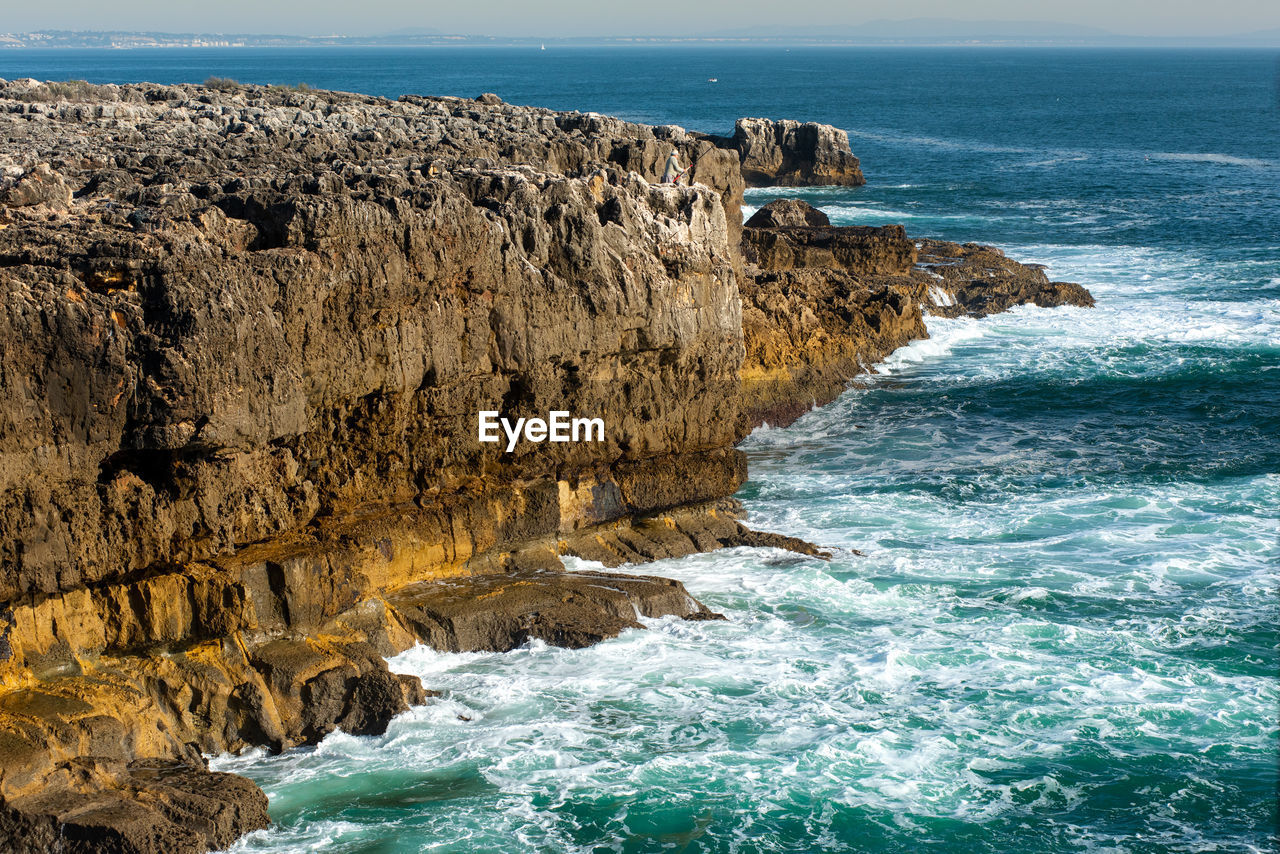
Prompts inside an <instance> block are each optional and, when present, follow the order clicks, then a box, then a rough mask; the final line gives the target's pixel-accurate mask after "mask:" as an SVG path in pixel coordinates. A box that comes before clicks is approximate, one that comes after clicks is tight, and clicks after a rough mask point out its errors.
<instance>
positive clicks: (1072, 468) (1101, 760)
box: [0, 47, 1280, 854]
mask: <svg viewBox="0 0 1280 854" xmlns="http://www.w3.org/2000/svg"><path fill="white" fill-rule="evenodd" d="M1278 56H1280V54H1278V53H1277V52H1276V51H1248V50H1232V51H1227V50H1217V51H1211V50H1206V51H1193V50H1184V51H1175V50H1154V49H1152V50H1129V51H1122V50H1101V49H1088V50H1086V49H1081V50H1049V49H1042V50H1018V49H986V48H967V49H941V48H939V49H928V50H925V49H912V50H907V49H901V50H900V49H887V48H885V49H870V48H868V49H834V48H833V49H817V48H806V49H799V48H797V49H793V50H790V51H786V50H784V49H781V48H771V49H745V48H728V47H725V48H696V49H695V48H641V47H636V48H614V49H591V48H575V49H567V48H555V49H548V50H546V51H538V50H529V49H475V48H439V49H431V48H425V49H414V50H393V49H378V50H374V49H370V50H348V49H338V48H333V49H278V50H244V49H241V50H234V49H231V50H228V49H223V50H156V51H120V52H94V51H43V52H42V51H23V52H19V51H11V52H6V53H0V77H8V78H12V77H21V76H35V77H40V78H53V79H65V78H85V79H88V80H91V81H94V82H112V81H114V82H124V81H138V80H151V81H155V82H162V83H169V82H182V81H186V82H199V81H202V80H203V79H204V78H205V77H207V76H209V75H219V76H225V77H233V78H236V79H239V80H241V81H243V82H258V83H286V84H294V83H298V82H306V83H308V84H310V85H312V86H316V87H323V88H335V89H345V90H352V91H358V92H367V93H372V94H379V95H387V96H397V95H400V94H402V93H407V92H413V93H428V94H455V95H468V96H474V95H477V94H479V93H480V92H483V91H493V92H497V93H498V94H499V95H501V96H502V97H503V98H505V99H506V100H508V101H511V102H514V103H527V104H537V105H541V106H548V107H554V108H559V109H580V110H595V111H598V112H603V113H611V114H616V115H620V116H624V117H626V118H630V119H635V120H639V121H644V122H650V123H656V124H679V125H683V126H685V127H689V128H694V129H698V130H705V131H712V132H718V133H727V132H728V131H729V130H730V129H731V128H732V123H733V120H734V119H735V118H737V117H739V116H770V117H774V118H784V117H785V118H798V119H805V120H816V121H821V122H828V123H831V124H834V125H837V126H839V127H842V128H845V129H847V130H848V131H849V133H850V138H851V142H852V145H853V149H854V151H855V153H856V154H858V156H859V157H861V158H862V164H863V168H864V170H865V172H866V174H867V178H868V182H869V183H868V184H867V186H865V187H859V188H853V189H850V188H839V189H829V188H816V189H805V190H796V191H782V192H781V193H778V192H776V191H765V190H753V191H750V192H749V195H748V204H749V205H751V206H758V205H760V204H763V203H764V202H765V201H766V200H768V199H769V198H773V197H775V196H776V195H779V194H781V195H787V196H798V197H801V198H804V199H807V200H808V201H810V202H811V203H813V204H815V205H818V206H819V207H821V208H822V209H823V210H824V211H826V212H827V213H828V214H829V215H830V216H831V218H832V220H833V221H834V222H836V223H837V224H883V223H903V224H905V225H906V227H907V229H908V232H909V233H910V234H911V235H913V236H921V237H923V236H931V237H942V238H947V239H951V240H957V241H969V240H973V241H979V242H984V243H991V244H995V245H997V246H999V247H1001V248H1002V249H1004V250H1005V251H1006V252H1007V253H1008V254H1010V255H1011V256H1013V257H1014V258H1016V259H1018V260H1022V261H1029V262H1039V263H1043V264H1047V265H1048V267H1049V273H1050V275H1051V276H1052V277H1053V278H1056V279H1067V280H1072V281H1077V282H1080V283H1082V284H1084V285H1086V286H1087V287H1088V288H1090V289H1091V290H1092V291H1093V293H1094V295H1095V296H1096V297H1097V299H1098V305H1097V307H1096V308H1093V309H1074V308H1069V309H1052V310H1046V309H1039V308H1034V307H1024V308H1019V309H1016V310H1014V311H1012V312H1009V313H1007V314H1002V315H998V316H995V317H991V318H988V319H984V320H972V319H958V320H945V319H938V318H930V319H929V321H928V326H929V329H930V332H931V336H932V337H931V338H930V339H929V340H927V341H920V342H916V343H914V344H912V345H911V346H909V347H907V348H905V349H903V350H900V351H899V352H897V353H895V354H893V355H892V356H891V357H890V358H889V359H888V360H887V361H886V362H885V363H883V364H882V365H880V366H878V367H877V369H876V372H875V374H874V375H871V376H868V377H866V378H864V379H863V380H862V381H859V382H857V383H856V384H855V385H854V386H853V387H852V388H851V389H850V390H849V391H848V392H847V393H846V394H844V395H843V396H842V397H841V398H840V399H839V400H837V401H836V402H834V403H832V404H831V405H829V406H827V407H825V408H823V409H820V410H817V411H814V412H811V413H809V414H807V415H805V416H804V417H803V418H801V419H800V420H799V421H798V422H796V423H795V424H794V425H792V426H790V427H788V428H785V429H776V428H761V429H760V430H757V431H756V432H755V433H754V434H752V435H751V436H750V437H749V438H748V439H747V440H746V442H745V443H744V445H743V448H744V450H745V451H746V452H747V454H748V455H749V457H750V469H751V480H750V482H749V483H748V484H747V485H746V486H745V487H744V488H743V490H742V491H741V493H740V496H739V497H740V498H741V499H742V500H743V501H744V503H745V505H746V507H747V509H748V511H749V513H750V522H751V524H752V525H753V526H755V527H758V528H762V529H766V530H772V531H780V532H783V533H787V534H792V535H796V536H800V537H804V538H806V539H809V540H812V541H814V542H817V543H819V544H822V545H825V546H830V547H834V548H835V549H836V556H835V558H834V559H833V560H832V561H831V562H829V563H826V562H822V561H817V560H812V559H807V558H802V557H799V556H796V555H791V554H784V553H780V552H772V551H762V550H750V549H735V550H730V551H725V552H719V553H714V554H706V555H699V556H695V557H692V558H686V559H681V560H672V561H662V562H659V563H656V564H653V565H650V566H646V567H644V569H643V571H645V572H652V573H655V574H661V575H668V576H672V577H675V578H679V579H680V580H682V581H683V582H684V583H685V584H686V585H687V586H688V588H689V590H690V592H692V593H693V594H694V595H696V596H697V597H699V598H700V599H701V600H702V601H703V602H705V603H706V604H707V605H709V606H710V607H711V608H713V609H715V610H718V611H721V612H723V613H724V614H726V615H727V616H728V617H729V620H728V621H727V622H699V623H684V622H681V621H678V620H671V619H665V620H656V621H652V622H651V624H650V626H649V630H648V631H632V632H627V633H625V634H624V635H623V636H622V637H620V638H618V639H616V640H613V641H609V642H606V643H603V644H600V645H598V646H596V647H593V648H590V649H584V650H564V649H557V648H552V647H548V646H545V645H543V644H540V643H534V644H531V645H529V646H528V647H526V648H523V649H520V650H517V651H515V652H512V653H507V654H460V655H454V654H441V653H436V652H432V651H430V650H427V649H423V648H418V649H413V650H410V651H408V652H406V653H404V654H402V655H400V656H398V657H397V658H396V659H394V660H393V661H392V666H393V669H395V670H398V671H401V672H406V673H414V674H417V675H419V676H421V677H422V680H423V683H424V684H425V685H426V687H428V688H433V689H437V690H441V691H443V692H444V697H443V698H442V699H439V700H436V701H433V702H431V703H430V704H428V705H426V706H424V707H421V708H416V709H413V710H412V711H410V712H408V713H406V714H404V715H402V716H401V717H399V718H397V719H396V720H395V721H393V722H392V724H391V727H390V729H389V730H388V732H387V734H386V735H385V736H382V737H378V738H369V737H352V736H348V735H345V734H341V733H336V734H334V735H331V736H330V737H328V738H326V739H325V740H324V741H323V742H322V743H321V744H319V745H318V746H316V747H314V748H308V749H301V750H295V751H291V752H289V753H286V754H284V755H282V756H274V757H272V756H267V755H265V754H263V753H261V752H256V751H255V752H250V753H248V754H246V755H243V756H239V757H220V758H217V759H215V760H214V762H213V765H214V767H216V768H219V769H222V770H228V771H235V772H237V773H240V774H244V775H246V776H248V777H251V778H252V779H254V780H255V781H257V782H258V783H259V784H260V785H261V786H262V787H263V788H264V789H265V790H266V792H267V793H268V794H269V796H270V798H271V812H272V816H273V818H274V819H275V822H276V824H275V826H274V827H273V828H271V829H270V830H266V831H261V832H258V833H254V834H252V835H250V836H248V837H246V838H245V839H243V840H241V841H240V842H239V843H237V844H236V846H235V847H234V848H233V849H232V850H233V851H234V852H237V854H249V852H295V851H317V852H387V853H388V854H390V852H417V851H431V852H490V851H492V852H520V851H527V852H605V851H613V852H648V851H673V852H743V854H746V853H747V852H810V851H849V852H852V851H868V852H870V851H875V852H910V854H918V852H922V851H938V852H952V851H955V852H1008V851H1021V852H1028V853H1029V854H1030V852H1064V851H1086V852H1135V854H1136V853H1137V852H1152V854H1154V853H1155V852H1202V851H1203V852H1208V851H1213V852H1260V851H1267V850H1271V849H1272V846H1273V845H1274V844H1275V836H1274V834H1275V832H1276V825H1277V761H1278V757H1280V735H1278V734H1280V679H1278V676H1280V672H1278V671H1280V595H1278V594H1280V590H1278V588H1280V89H1278V80H1280V77H1278V73H1280V65H1278V62H1277V60H1278ZM713 77H714V78H717V80H718V82H715V83H711V82H709V78H713ZM854 550H860V551H862V552H864V553H865V556H860V555H858V554H856V553H855V552H854Z"/></svg>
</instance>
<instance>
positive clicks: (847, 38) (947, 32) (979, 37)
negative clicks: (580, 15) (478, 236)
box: [0, 18, 1280, 49]
mask: <svg viewBox="0 0 1280 854" xmlns="http://www.w3.org/2000/svg"><path fill="white" fill-rule="evenodd" d="M535 44H537V45H541V44H550V45H611V44H612V45H634V44H776V45H879V46H891V45H938V46H946V45H952V46H959V45H1008V46H1043V47H1051V46H1064V47H1065V46H1081V47H1083V46H1097V47H1126V46H1142V47H1161V46H1169V47H1172V46H1198V47H1280V29H1271V30H1263V31H1258V32H1252V33H1241V34H1238V35H1230V36H1203V37H1189V36H1182V37H1156V36H1127V35H1117V34H1115V33H1109V32H1107V31H1106V30H1101V29H1098V28H1097V27H1087V26H1080V25H1074V24H1062V23H1053V22H1045V21H962V20H958V19H953V18H912V19H909V20H876V21H868V22H867V23H865V24H860V25H857V26H835V27H831V26H823V27H814V26H808V27H763V26H760V27H743V28H736V29H726V30H717V31H711V32H704V33H695V34H692V35H690V36H687V37H680V38H672V37H669V36H602V37H571V38H566V37H543V36H528V37H512V36H480V35H462V34H449V33H441V32H438V31H436V30H432V29H427V28H422V27H406V28H403V29H398V30H395V31H393V32H389V33H386V34H382V35H371V36H347V35H309V36H302V35H279V34H264V33H160V32H144V31H132V30H128V31H126V30H120V31H77V30H41V31H39V32H29V33H0V49H4V48H10V49H22V48H115V49H127V48H159V47H163V48H193V47H306V46H314V47H323V46H348V47H358V46H413V45H423V46H430V45H476V46H480V45H491V46H498V45H535Z"/></svg>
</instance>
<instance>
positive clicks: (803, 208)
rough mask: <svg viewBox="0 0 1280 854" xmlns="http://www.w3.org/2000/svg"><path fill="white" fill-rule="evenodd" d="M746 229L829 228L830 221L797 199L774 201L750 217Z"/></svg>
mask: <svg viewBox="0 0 1280 854" xmlns="http://www.w3.org/2000/svg"><path fill="white" fill-rule="evenodd" d="M744 225H745V226H746V227H747V228H782V227H783V226H788V225H813V226H819V227H822V228H826V227H829V226H830V225H831V220H830V219H829V218H828V217H827V215H826V214H824V213H823V212H822V211H820V210H818V209H817V208H815V207H814V206H813V205H811V204H809V203H808V202H802V201H800V200H799V199H774V200H773V201H771V202H769V203H768V204H766V205H764V206H763V207H761V208H760V209H759V210H757V211H756V212H755V213H753V214H752V215H751V218H750V219H748V220H747V221H746V222H745V223H744Z"/></svg>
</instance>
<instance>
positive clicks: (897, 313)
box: [739, 199, 1093, 426]
mask: <svg viewBox="0 0 1280 854" xmlns="http://www.w3.org/2000/svg"><path fill="white" fill-rule="evenodd" d="M742 253H743V257H744V259H745V262H746V263H745V266H744V269H743V275H742V276H741V280H740V283H739V292H740V293H741V295H742V302H743V313H742V324H743V335H744V344H745V347H746V358H745V360H744V362H743V366H742V385H743V404H742V417H743V418H744V419H745V421H746V423H747V424H749V425H751V426H756V425H759V424H762V423H768V424H772V425H775V426H777V425H785V424H789V423H790V422H792V421H794V420H795V419H796V418H797V417H799V416H800V415H802V414H803V413H805V412H806V411H808V410H809V409H811V408H813V407H814V406H821V405H822V404H825V403H828V402H830V401H831V400H834V399H835V398H836V397H837V396H838V395H839V394H840V393H841V392H843V391H844V390H845V389H846V388H847V387H848V382H849V380H850V378H852V377H856V376H858V375H859V374H864V373H866V372H867V371H868V370H869V369H870V367H871V366H872V365H874V364H875V363H877V362H879V361H881V360H883V359H884V357H885V356H887V355H889V354H890V353H892V352H893V351H894V350H896V349H897V348H899V347H901V346H903V345H905V344H907V343H908V342H910V341H912V340H915V339H918V338H927V337H928V331H927V330H926V329H925V316H926V314H932V315H936V316H939V317H957V316H960V315H970V316H974V317H983V316H986V315H987V314H992V313H995V312H1000V311H1005V310H1007V309H1009V308H1011V307H1013V306H1015V305H1023V304H1034V305H1039V306H1045V307H1054V306H1062V305H1075V306H1091V305H1093V297H1092V295H1090V294H1089V292H1088V291H1087V290H1085V289H1084V288H1082V287H1080V286H1079V285H1077V284H1073V283H1071V282H1051V281H1049V278H1048V277H1047V276H1046V275H1045V273H1044V270H1043V269H1042V268H1041V267H1039V266H1037V265H1027V264H1021V263H1019V262H1017V261H1014V260H1013V259H1011V258H1008V257H1006V256H1005V255H1004V253H1003V252H1001V251H1000V250H999V249H996V248H994V247H991V246H982V245H979V244H975V243H970V244H965V245H963V246H961V245H958V244H955V243H948V242H946V241H941V240H927V239H926V240H913V239H911V238H910V237H908V235H907V233H906V231H905V229H903V227H902V226H899V225H890V226H884V227H878V228H877V227H869V226H845V227H833V226H832V225H831V223H830V221H829V220H828V219H827V217H826V215H825V214H823V213H822V212H821V211H819V210H816V209H814V208H813V207H811V206H810V205H808V204H806V203H804V202H802V201H799V200H795V199H780V200H777V201H773V202H770V203H769V204H767V205H765V206H764V207H762V208H761V209H760V210H758V211H757V212H756V213H755V214H754V215H753V216H752V217H751V219H749V220H748V221H747V223H746V228H745V229H744V230H743V237H742Z"/></svg>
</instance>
